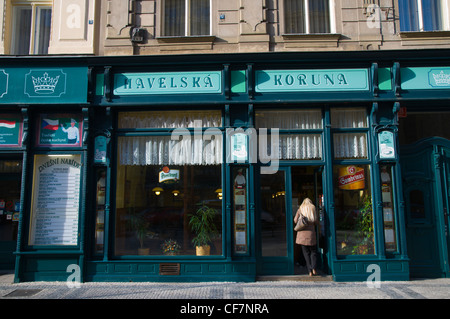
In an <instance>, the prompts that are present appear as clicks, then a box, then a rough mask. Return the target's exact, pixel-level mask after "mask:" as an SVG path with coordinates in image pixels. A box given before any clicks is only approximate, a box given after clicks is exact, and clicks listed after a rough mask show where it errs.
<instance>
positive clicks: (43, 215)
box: [29, 154, 81, 245]
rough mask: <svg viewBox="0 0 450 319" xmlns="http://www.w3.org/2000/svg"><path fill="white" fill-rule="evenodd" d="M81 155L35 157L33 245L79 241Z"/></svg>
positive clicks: (32, 213) (31, 242)
mask: <svg viewBox="0 0 450 319" xmlns="http://www.w3.org/2000/svg"><path fill="white" fill-rule="evenodd" d="M80 178H81V155H79V154H71V155H36V156H35V158H34V176H33V195H32V204H31V225H30V239H29V241H30V245H77V243H78V216H79V206H80Z"/></svg>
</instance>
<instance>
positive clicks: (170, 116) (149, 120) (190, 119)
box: [119, 111, 222, 129]
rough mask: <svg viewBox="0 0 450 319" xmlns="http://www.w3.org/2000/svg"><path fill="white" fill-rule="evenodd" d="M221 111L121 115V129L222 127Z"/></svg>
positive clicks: (154, 112) (131, 113)
mask: <svg viewBox="0 0 450 319" xmlns="http://www.w3.org/2000/svg"><path fill="white" fill-rule="evenodd" d="M221 126H222V113H221V112H220V111H185V112H183V111H159V112H158V111H150V112H121V113H119V128H120V129H135V128H136V129H144V128H194V127H221Z"/></svg>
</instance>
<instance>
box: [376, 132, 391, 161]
mask: <svg viewBox="0 0 450 319" xmlns="http://www.w3.org/2000/svg"><path fill="white" fill-rule="evenodd" d="M378 150H379V152H380V159H395V147H394V133H392V132H390V131H382V132H380V133H378Z"/></svg>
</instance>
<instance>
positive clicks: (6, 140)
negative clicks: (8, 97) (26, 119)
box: [0, 114, 23, 147]
mask: <svg viewBox="0 0 450 319" xmlns="http://www.w3.org/2000/svg"><path fill="white" fill-rule="evenodd" d="M22 132H23V122H22V117H21V116H20V115H18V114H17V115H14V114H0V147H20V146H22V134H23V133H22Z"/></svg>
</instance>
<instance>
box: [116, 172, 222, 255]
mask: <svg viewBox="0 0 450 319" xmlns="http://www.w3.org/2000/svg"><path fill="white" fill-rule="evenodd" d="M219 188H221V165H178V166H177V165H171V166H165V165H120V164H119V165H118V167H117V189H116V233H115V254H116V255H138V254H139V255H195V254H196V251H195V246H194V244H193V243H192V239H193V237H194V233H193V232H192V230H191V227H190V225H189V221H190V218H191V215H192V214H194V213H196V212H197V210H198V209H199V208H200V207H201V206H202V204H204V205H206V206H208V207H210V208H212V209H214V210H215V211H216V216H215V217H214V222H215V226H216V228H217V230H218V233H219V234H221V233H222V200H221V199H220V198H219V196H218V193H217V192H216V190H217V189H219ZM210 246H211V248H210V253H211V254H212V255H221V254H222V239H221V236H220V235H218V236H215V237H214V238H213V240H212V243H211V245H210Z"/></svg>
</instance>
